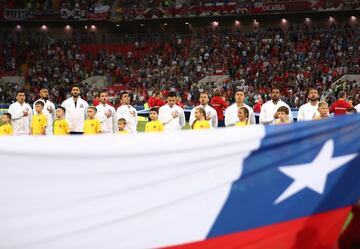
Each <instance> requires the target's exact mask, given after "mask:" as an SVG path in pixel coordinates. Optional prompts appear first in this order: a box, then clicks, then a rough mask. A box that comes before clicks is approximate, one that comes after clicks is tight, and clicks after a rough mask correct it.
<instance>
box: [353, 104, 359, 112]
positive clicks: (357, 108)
mask: <svg viewBox="0 0 360 249" xmlns="http://www.w3.org/2000/svg"><path fill="white" fill-rule="evenodd" d="M354 108H355V109H356V111H357V113H360V104H357V105H356V106H355V107H354Z"/></svg>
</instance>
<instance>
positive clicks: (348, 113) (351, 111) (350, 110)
mask: <svg viewBox="0 0 360 249" xmlns="http://www.w3.org/2000/svg"><path fill="white" fill-rule="evenodd" d="M356 113H358V111H357V110H356V109H355V108H354V107H351V108H349V109H347V111H346V115H352V114H356Z"/></svg>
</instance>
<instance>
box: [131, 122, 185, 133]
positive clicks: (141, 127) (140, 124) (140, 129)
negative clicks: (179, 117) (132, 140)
mask: <svg viewBox="0 0 360 249" xmlns="http://www.w3.org/2000/svg"><path fill="white" fill-rule="evenodd" d="M146 123H147V121H139V122H138V125H137V131H138V132H144V131H145V124H146ZM189 129H190V125H189V123H188V122H186V124H185V126H184V128H183V130H189Z"/></svg>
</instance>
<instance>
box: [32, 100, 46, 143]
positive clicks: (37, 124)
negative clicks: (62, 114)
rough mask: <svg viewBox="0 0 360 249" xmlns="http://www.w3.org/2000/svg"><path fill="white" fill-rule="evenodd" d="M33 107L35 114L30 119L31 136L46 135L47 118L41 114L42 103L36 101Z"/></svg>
mask: <svg viewBox="0 0 360 249" xmlns="http://www.w3.org/2000/svg"><path fill="white" fill-rule="evenodd" d="M34 106H35V112H36V114H35V115H34V116H33V117H32V119H31V135H36V136H37V135H46V126H47V118H46V116H45V115H44V113H43V109H44V106H45V105H44V102H43V101H41V100H38V101H36V102H35V104H34Z"/></svg>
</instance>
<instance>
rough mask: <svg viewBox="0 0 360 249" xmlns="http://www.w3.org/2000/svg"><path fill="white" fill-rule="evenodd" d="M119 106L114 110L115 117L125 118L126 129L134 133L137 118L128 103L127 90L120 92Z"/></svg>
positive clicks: (135, 112)
mask: <svg viewBox="0 0 360 249" xmlns="http://www.w3.org/2000/svg"><path fill="white" fill-rule="evenodd" d="M120 101H121V106H119V108H118V109H117V110H116V115H117V119H120V118H124V119H125V120H126V129H127V131H129V133H136V128H137V123H138V118H137V111H136V109H135V108H134V107H132V106H131V105H130V96H129V93H127V92H122V93H121V94H120Z"/></svg>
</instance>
